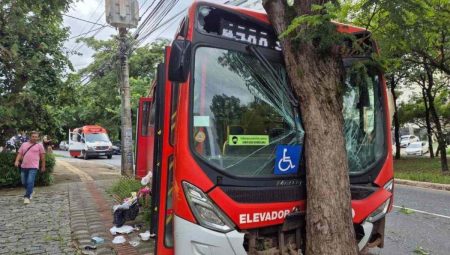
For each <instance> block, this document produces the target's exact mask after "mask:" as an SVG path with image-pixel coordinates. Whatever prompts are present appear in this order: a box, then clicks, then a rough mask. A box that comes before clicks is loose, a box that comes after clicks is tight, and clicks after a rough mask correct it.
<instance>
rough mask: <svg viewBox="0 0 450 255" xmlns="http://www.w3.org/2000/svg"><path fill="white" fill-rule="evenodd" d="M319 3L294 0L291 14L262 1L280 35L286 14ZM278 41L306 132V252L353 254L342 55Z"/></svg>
mask: <svg viewBox="0 0 450 255" xmlns="http://www.w3.org/2000/svg"><path fill="white" fill-rule="evenodd" d="M324 2H327V1H317V0H316V1H306V0H305V1H297V2H296V3H295V4H296V6H295V8H294V9H295V13H291V12H290V11H291V10H287V9H288V8H290V7H288V6H286V1H285V0H271V1H264V8H265V9H266V11H267V13H268V16H269V19H270V20H271V22H272V25H273V26H274V28H275V30H276V32H277V33H278V34H280V33H281V32H283V31H285V29H286V27H287V26H288V25H289V24H290V21H291V19H292V16H289V14H288V13H290V14H291V15H304V14H308V13H310V12H311V10H310V8H311V4H323V3H324ZM300 29H304V28H300ZM281 45H282V48H283V53H284V60H285V63H286V68H287V71H288V75H289V77H290V80H291V83H292V85H293V87H294V89H295V92H296V94H297V96H298V97H299V100H300V112H301V115H302V123H303V126H304V129H305V132H306V136H305V161H306V180H307V184H306V187H307V201H306V203H307V204H306V254H307V255H314V254H321V255H322V254H346V255H352V254H355V255H356V254H358V252H357V246H356V242H355V233H354V228H353V222H352V216H351V197H350V181H349V175H348V161H347V153H346V149H345V139H344V119H343V115H342V107H343V106H342V94H341V93H342V79H341V78H342V71H343V67H342V64H341V63H342V62H341V59H340V58H339V57H338V56H331V55H330V56H320V55H319V54H317V53H316V51H315V48H314V46H313V45H312V44H311V43H309V42H305V43H300V44H295V46H294V44H293V43H292V41H291V40H290V39H289V38H284V39H282V40H281Z"/></svg>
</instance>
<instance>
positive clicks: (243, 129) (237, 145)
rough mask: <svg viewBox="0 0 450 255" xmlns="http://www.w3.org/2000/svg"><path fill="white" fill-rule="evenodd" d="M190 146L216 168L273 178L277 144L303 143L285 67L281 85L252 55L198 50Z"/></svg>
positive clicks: (280, 69) (279, 71)
mask: <svg viewBox="0 0 450 255" xmlns="http://www.w3.org/2000/svg"><path fill="white" fill-rule="evenodd" d="M195 59H196V62H195V70H194V94H193V109H192V118H193V119H192V131H193V134H192V135H193V137H192V139H191V141H192V147H193V149H194V151H195V152H196V154H197V155H199V156H200V157H201V158H202V159H204V160H205V161H207V162H208V163H210V164H212V165H213V166H215V167H217V168H219V169H221V170H223V171H225V172H227V173H230V174H233V175H237V176H272V175H273V168H274V164H275V163H274V157H275V149H276V145H279V144H292V145H294V144H302V143H303V134H304V132H303V129H302V128H301V126H300V122H299V117H298V113H297V110H296V109H295V108H294V107H293V106H292V104H291V102H290V101H289V97H288V91H287V86H288V84H287V76H286V72H285V69H284V67H283V66H282V65H281V64H279V63H275V62H272V65H273V67H274V69H275V71H276V72H277V75H278V76H279V77H281V79H282V80H283V81H282V82H283V84H279V83H277V82H276V81H274V79H273V78H272V76H270V75H269V74H267V73H268V72H267V71H266V69H265V68H264V67H263V66H262V65H261V64H260V62H259V61H258V60H257V59H256V58H255V57H253V56H250V55H248V54H244V53H240V52H236V51H230V50H222V49H217V48H207V47H202V48H199V49H197V51H196V53H195Z"/></svg>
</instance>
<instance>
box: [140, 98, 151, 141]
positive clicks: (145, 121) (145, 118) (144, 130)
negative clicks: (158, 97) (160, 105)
mask: <svg viewBox="0 0 450 255" xmlns="http://www.w3.org/2000/svg"><path fill="white" fill-rule="evenodd" d="M150 108H151V102H149V101H146V102H143V104H142V124H141V135H142V136H148V135H149V131H150V128H149V121H150V117H151V116H150Z"/></svg>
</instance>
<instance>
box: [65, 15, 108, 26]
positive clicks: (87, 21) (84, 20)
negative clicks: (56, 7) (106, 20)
mask: <svg viewBox="0 0 450 255" xmlns="http://www.w3.org/2000/svg"><path fill="white" fill-rule="evenodd" d="M103 13H104V12H103ZM62 15H64V16H66V17H69V18H72V19H76V20H79V21H83V22H86V23H90V24H93V25H98V26H105V24H99V23H97V22H98V20H97V21H95V22H93V21H90V20H86V19H82V18H78V17H75V16H72V15H69V14H65V13H63V14H62ZM102 15H103V14H102ZM106 26H110V25H106Z"/></svg>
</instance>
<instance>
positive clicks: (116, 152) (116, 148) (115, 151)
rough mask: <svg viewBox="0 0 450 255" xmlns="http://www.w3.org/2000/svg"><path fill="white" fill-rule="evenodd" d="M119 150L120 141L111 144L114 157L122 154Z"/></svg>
mask: <svg viewBox="0 0 450 255" xmlns="http://www.w3.org/2000/svg"><path fill="white" fill-rule="evenodd" d="M120 148H121V145H120V141H116V142H113V145H112V150H113V154H114V155H120V154H122V151H121V149H120Z"/></svg>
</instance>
